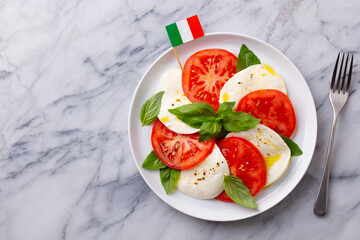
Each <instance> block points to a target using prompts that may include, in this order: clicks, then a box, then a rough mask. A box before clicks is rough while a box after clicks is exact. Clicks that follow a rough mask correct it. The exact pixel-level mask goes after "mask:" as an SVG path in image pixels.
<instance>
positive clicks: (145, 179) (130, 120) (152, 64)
mask: <svg viewBox="0 0 360 240" xmlns="http://www.w3.org/2000/svg"><path fill="white" fill-rule="evenodd" d="M216 35H219V36H220V35H228V36H230V37H231V36H235V37H242V38H247V39H250V40H251V41H255V42H258V43H260V44H262V45H265V46H266V47H269V48H271V49H272V50H274V51H276V52H277V54H279V55H280V56H281V57H282V58H284V59H285V60H286V61H287V62H288V63H289V64H290V65H291V66H292V67H293V69H294V70H295V71H297V74H298V75H299V76H301V78H302V79H303V80H304V83H305V87H306V90H307V91H308V92H309V94H310V96H311V99H310V104H311V115H313V116H314V117H315V118H314V122H315V125H314V126H313V129H314V132H315V134H314V135H313V136H314V137H313V139H312V140H313V143H312V144H311V146H312V149H310V153H309V158H310V160H309V163H308V165H307V166H306V168H305V170H304V171H303V173H302V174H301V176H300V177H299V178H298V179H297V181H296V182H295V184H294V186H293V187H292V189H291V190H289V191H288V192H287V193H286V194H285V195H284V197H283V198H281V199H280V200H278V201H276V202H274V203H272V204H270V206H268V207H267V208H266V209H263V210H262V211H257V212H254V214H252V215H248V216H245V217H240V218H227V219H211V218H206V217H201V216H197V215H194V214H191V213H188V212H184V211H183V210H181V209H179V207H177V206H175V204H172V203H169V202H168V201H166V199H164V198H163V197H162V196H161V195H160V194H158V193H157V191H156V190H155V189H154V187H153V186H152V185H151V184H150V183H149V182H148V179H147V178H146V177H145V176H144V175H143V173H142V168H141V166H140V165H139V164H138V163H137V161H136V158H135V154H134V150H135V148H134V145H133V137H132V134H131V129H132V125H133V121H132V119H133V117H132V111H133V109H134V104H135V97H136V95H137V93H138V91H139V89H140V86H141V83H142V82H143V81H144V79H145V77H146V76H147V75H148V74H149V72H150V71H151V69H152V68H153V67H154V65H155V64H156V63H157V62H158V61H160V60H161V59H162V58H163V57H164V56H165V55H166V54H168V53H169V52H170V51H172V47H170V48H168V49H167V50H165V51H164V52H163V53H162V54H160V55H159V56H158V57H157V58H156V59H155V60H154V61H153V62H152V63H151V65H150V66H149V67H148V68H147V70H146V71H145V72H144V74H143V75H142V77H141V79H140V81H139V82H138V84H137V86H136V88H135V91H134V93H133V97H132V99H131V104H130V108H129V116H128V137H129V143H130V150H131V155H132V158H133V161H134V162H135V165H136V167H137V170H138V172H139V173H140V175H141V177H142V179H143V180H144V181H145V182H146V184H147V186H148V187H149V188H150V189H151V190H152V191H153V192H154V193H155V195H156V196H158V197H159V198H160V199H161V200H162V201H164V202H165V203H166V204H167V205H169V206H171V207H172V208H174V209H176V210H177V211H179V212H181V213H183V214H186V215H189V216H192V217H194V218H197V219H202V220H207V221H215V222H230V221H239V220H245V219H248V218H251V217H254V216H257V215H259V214H261V213H264V212H266V211H268V210H269V209H271V208H273V207H274V206H276V205H277V204H279V203H280V202H282V201H283V200H284V199H285V198H286V197H287V196H288V195H289V194H290V193H291V192H293V191H294V189H295V188H296V187H297V186H298V184H299V183H300V181H301V180H302V179H303V178H304V176H305V174H306V172H307V171H308V168H309V166H310V163H311V161H312V158H313V155H314V151H315V147H316V141H317V130H318V123H317V113H316V106H315V102H314V97H313V95H312V93H311V91H310V88H309V85H308V83H307V82H306V80H305V78H304V76H303V75H302V74H301V72H300V71H299V69H298V68H297V67H296V66H295V64H294V63H293V62H292V61H291V60H290V59H289V58H288V57H287V56H286V55H285V54H283V53H282V52H281V51H280V50H278V49H277V48H275V47H274V46H272V45H270V44H269V43H267V42H265V41H263V40H261V39H258V38H255V37H252V36H249V35H246V34H240V33H233V32H213V33H207V34H205V36H204V37H211V36H216ZM136 120H139V119H136Z"/></svg>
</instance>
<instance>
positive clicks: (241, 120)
mask: <svg viewBox="0 0 360 240" xmlns="http://www.w3.org/2000/svg"><path fill="white" fill-rule="evenodd" d="M222 119H223V120H222V121H223V126H224V128H225V130H227V131H229V132H240V131H246V130H249V129H251V128H253V127H255V126H256V125H257V124H259V123H260V119H257V118H255V117H253V116H252V115H251V114H249V113H244V112H228V113H225V114H223V116H222Z"/></svg>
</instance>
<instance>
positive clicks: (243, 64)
mask: <svg viewBox="0 0 360 240" xmlns="http://www.w3.org/2000/svg"><path fill="white" fill-rule="evenodd" d="M260 63H261V62H260V60H259V59H258V57H257V56H256V55H255V53H253V52H252V51H251V50H250V49H248V48H247V47H246V45H245V44H243V45H241V48H240V52H239V55H238V59H237V61H236V72H240V71H241V70H243V69H245V68H247V67H249V66H252V65H255V64H260Z"/></svg>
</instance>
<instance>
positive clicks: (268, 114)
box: [236, 89, 296, 137]
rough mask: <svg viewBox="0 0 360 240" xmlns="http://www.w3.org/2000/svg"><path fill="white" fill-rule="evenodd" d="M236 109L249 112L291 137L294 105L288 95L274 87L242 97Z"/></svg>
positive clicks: (293, 126) (293, 128) (293, 124)
mask: <svg viewBox="0 0 360 240" xmlns="http://www.w3.org/2000/svg"><path fill="white" fill-rule="evenodd" d="M236 110H237V111H242V112H246V113H250V114H251V115H253V116H254V117H256V118H259V119H261V123H262V124H264V125H266V126H267V127H269V128H271V129H272V130H274V131H275V132H277V133H280V134H282V135H285V136H286V137H291V135H292V134H293V132H294V130H295V127H296V116H295V110H294V107H293V105H292V103H291V101H290V99H289V97H288V96H287V95H286V94H284V93H283V92H281V91H279V90H275V89H266V90H258V91H254V92H251V93H249V94H247V95H245V97H243V98H242V99H241V100H240V102H239V104H238V106H237V109H236Z"/></svg>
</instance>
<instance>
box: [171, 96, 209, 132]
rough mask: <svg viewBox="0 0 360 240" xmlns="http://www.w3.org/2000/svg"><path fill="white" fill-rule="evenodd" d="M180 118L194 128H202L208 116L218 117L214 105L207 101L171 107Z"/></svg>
mask: <svg viewBox="0 0 360 240" xmlns="http://www.w3.org/2000/svg"><path fill="white" fill-rule="evenodd" d="M169 112H170V113H172V114H174V115H175V116H176V117H177V118H178V119H180V120H181V121H183V122H184V123H186V124H187V125H189V126H190V127H193V128H200V127H201V125H202V123H203V121H204V120H205V119H207V117H216V112H215V110H214V109H213V108H212V106H211V105H210V104H208V103H205V102H197V103H191V104H186V105H183V106H180V107H177V108H174V109H169Z"/></svg>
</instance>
